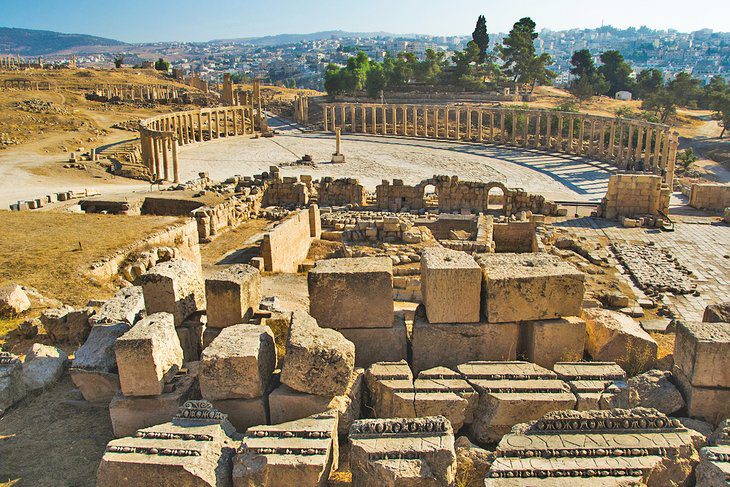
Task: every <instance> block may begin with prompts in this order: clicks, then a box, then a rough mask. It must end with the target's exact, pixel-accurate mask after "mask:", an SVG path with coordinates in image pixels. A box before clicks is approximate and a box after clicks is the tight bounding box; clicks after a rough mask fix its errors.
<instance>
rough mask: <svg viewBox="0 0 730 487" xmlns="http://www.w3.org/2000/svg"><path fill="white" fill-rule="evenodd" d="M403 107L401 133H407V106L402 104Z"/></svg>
mask: <svg viewBox="0 0 730 487" xmlns="http://www.w3.org/2000/svg"><path fill="white" fill-rule="evenodd" d="M402 108H403V135H408V107H407V106H406V105H402Z"/></svg>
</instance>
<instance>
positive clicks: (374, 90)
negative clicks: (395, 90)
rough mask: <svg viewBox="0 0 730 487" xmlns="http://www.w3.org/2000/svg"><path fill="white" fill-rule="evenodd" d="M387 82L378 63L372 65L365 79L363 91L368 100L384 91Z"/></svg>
mask: <svg viewBox="0 0 730 487" xmlns="http://www.w3.org/2000/svg"><path fill="white" fill-rule="evenodd" d="M387 82H388V80H387V77H386V76H385V71H383V67H382V66H381V65H380V64H378V63H372V64H371V66H370V70H369V71H368V74H367V78H366V79H365V89H366V90H367V92H368V95H369V96H370V98H377V97H378V95H379V94H380V92H381V91H383V90H385V87H386V86H387Z"/></svg>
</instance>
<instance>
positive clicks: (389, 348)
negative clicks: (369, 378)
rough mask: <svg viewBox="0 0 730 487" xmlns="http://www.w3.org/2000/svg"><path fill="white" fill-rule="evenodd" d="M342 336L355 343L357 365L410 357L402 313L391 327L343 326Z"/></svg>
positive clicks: (368, 365)
mask: <svg viewBox="0 0 730 487" xmlns="http://www.w3.org/2000/svg"><path fill="white" fill-rule="evenodd" d="M338 331H339V332H340V333H342V336H344V337H345V338H347V339H348V340H349V341H351V342H352V343H353V345H355V366H356V367H370V366H371V365H372V364H374V363H376V362H397V361H398V360H405V359H406V358H407V357H408V332H407V330H406V322H405V319H404V318H403V315H402V314H401V313H396V315H395V321H394V322H393V326H392V327H390V328H341V329H339V330H338Z"/></svg>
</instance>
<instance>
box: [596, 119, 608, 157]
mask: <svg viewBox="0 0 730 487" xmlns="http://www.w3.org/2000/svg"><path fill="white" fill-rule="evenodd" d="M599 127H600V129H599V131H598V154H599V155H600V156H601V157H605V156H606V122H604V121H601V122H600V125H599Z"/></svg>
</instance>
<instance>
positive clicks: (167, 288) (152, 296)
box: [140, 260, 205, 326]
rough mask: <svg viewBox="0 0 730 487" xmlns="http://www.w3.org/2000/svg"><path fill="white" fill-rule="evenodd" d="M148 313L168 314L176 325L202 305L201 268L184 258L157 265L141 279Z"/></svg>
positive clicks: (203, 305) (203, 290) (203, 292)
mask: <svg viewBox="0 0 730 487" xmlns="http://www.w3.org/2000/svg"><path fill="white" fill-rule="evenodd" d="M140 281H141V284H142V291H143V292H144V304H145V309H146V310H147V314H153V313H159V312H165V313H171V314H172V315H173V317H174V319H175V326H178V325H180V324H181V323H182V322H183V321H185V318H187V317H188V316H190V315H191V314H193V313H194V312H195V311H197V310H199V309H204V308H205V288H204V285H203V276H202V274H201V272H200V267H199V266H197V265H196V264H194V263H192V262H190V261H187V260H170V261H167V262H163V263H161V264H157V265H156V266H154V267H153V268H152V269H150V270H149V271H147V272H146V273H145V274H143V275H142V277H141V278H140Z"/></svg>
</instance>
